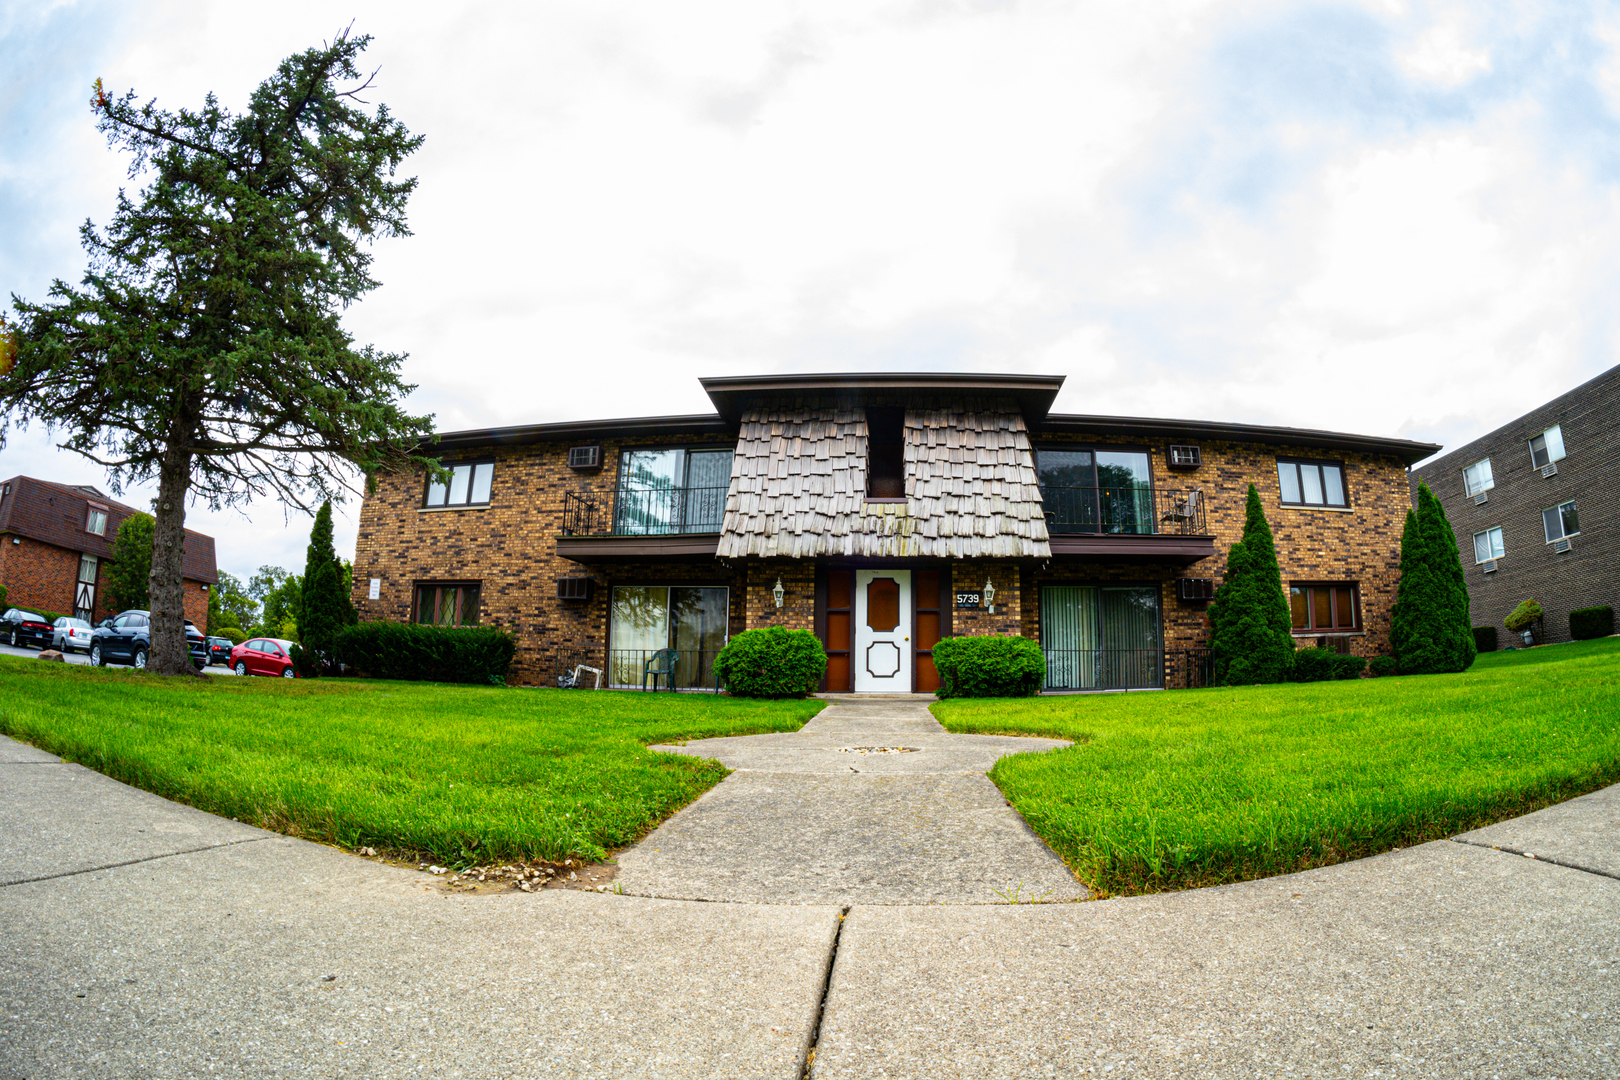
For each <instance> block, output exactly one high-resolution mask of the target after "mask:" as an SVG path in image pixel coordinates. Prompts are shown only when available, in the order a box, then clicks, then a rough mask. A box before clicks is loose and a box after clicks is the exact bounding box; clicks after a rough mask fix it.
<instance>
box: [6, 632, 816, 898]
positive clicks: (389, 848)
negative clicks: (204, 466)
mask: <svg viewBox="0 0 1620 1080" xmlns="http://www.w3.org/2000/svg"><path fill="white" fill-rule="evenodd" d="M821 708H822V703H821V702H819V701H786V702H757V701H744V700H737V699H733V698H721V697H715V696H713V695H708V694H647V695H644V694H637V693H610V692H607V691H596V692H585V691H565V690H518V689H508V688H504V687H472V686H447V685H440V684H430V683H403V682H359V681H350V680H309V681H305V680H301V679H300V680H287V679H234V678H204V679H191V678H178V679H176V678H162V677H158V676H154V675H145V674H137V673H135V672H133V671H119V670H107V669H94V668H88V667H80V666H75V665H66V664H42V663H40V662H38V661H36V660H23V659H18V658H12V657H0V733H4V734H6V735H10V736H12V737H13V738H17V739H21V740H23V741H25V742H28V743H32V744H33V745H34V746H38V747H40V748H42V749H44V750H48V751H50V752H51V753H53V754H57V755H60V756H61V757H63V758H65V759H67V760H69V761H76V762H79V763H80V764H83V765H85V766H87V767H89V768H92V769H95V770H96V771H97V772H101V773H105V774H107V775H108V776H112V777H115V778H117V779H119V780H122V781H124V782H125V783H128V784H132V785H134V786H136V787H140V788H144V789H146V790H147V791H153V792H156V793H157V794H159V795H163V796H166V797H168V798H171V799H175V800H177V801H179V802H183V803H188V804H190V805H192V806H196V807H199V808H201V809H203V810H208V811H211V812H213V813H216V814H223V815H225V816H227V817H234V818H237V819H239V820H241V821H246V822H249V823H251V824H255V825H262V826H263V827H265V828H267V829H275V830H277V831H280V832H285V833H289V834H291V835H294V836H302V837H306V838H308V839H312V840H320V841H325V842H329V843H335V844H341V845H343V846H345V847H349V848H357V847H360V846H361V845H370V846H372V847H376V848H378V849H379V850H382V851H385V852H389V853H393V854H396V855H400V856H406V857H420V858H427V859H432V860H434V861H437V862H441V863H444V864H446V865H450V866H458V865H461V864H465V863H469V862H481V863H487V862H491V861H501V860H513V859H546V860H550V861H560V860H561V859H563V858H565V857H569V856H573V857H584V858H588V859H592V858H600V857H602V855H604V854H605V853H606V851H607V850H608V849H610V848H614V847H619V846H622V845H624V844H628V843H630V842H631V841H633V840H635V839H636V838H637V837H639V836H641V835H643V834H644V833H646V832H647V831H648V830H650V829H652V828H653V827H654V826H656V825H657V824H658V823H659V822H661V821H663V820H664V819H665V818H666V817H668V816H669V815H670V814H672V813H674V812H675V811H676V810H679V809H680V808H681V807H682V806H685V805H686V804H687V803H689V802H691V801H692V800H693V799H695V798H697V796H699V795H701V794H702V793H703V792H704V791H706V790H708V788H710V787H711V786H713V785H714V784H715V783H717V782H718V781H719V780H720V778H721V777H723V776H724V775H725V774H726V770H725V769H724V768H723V767H722V766H721V765H720V764H719V763H718V762H715V761H710V760H704V759H698V758H690V757H682V756H678V755H674V754H654V753H652V752H650V751H648V750H647V749H646V746H647V744H649V743H657V742H672V741H679V740H682V739H691V738H704V737H709V736H718V735H748V734H754V733H759V732H769V731H797V730H798V729H799V728H800V727H802V726H803V725H804V722H805V721H806V720H808V719H809V718H810V717H811V716H813V715H815V713H816V712H817V711H819V710H820V709H821Z"/></svg>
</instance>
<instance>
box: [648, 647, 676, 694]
mask: <svg viewBox="0 0 1620 1080" xmlns="http://www.w3.org/2000/svg"><path fill="white" fill-rule="evenodd" d="M680 659H681V654H680V653H678V652H676V651H675V650H674V649H659V650H658V651H657V652H655V653H653V654H652V659H650V660H648V661H647V666H646V667H645V668H643V669H642V672H641V688H642V689H643V690H645V689H647V681H648V680H649V679H650V680H652V688H653V689H654V690H657V689H658V677H659V676H660V675H662V676H663V677H664V688H665V689H666V690H673V689H675V665H676V664H677V663H679V662H680Z"/></svg>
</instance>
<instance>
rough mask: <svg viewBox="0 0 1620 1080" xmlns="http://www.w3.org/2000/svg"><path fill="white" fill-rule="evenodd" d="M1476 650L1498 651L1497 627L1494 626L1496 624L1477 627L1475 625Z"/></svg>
mask: <svg viewBox="0 0 1620 1080" xmlns="http://www.w3.org/2000/svg"><path fill="white" fill-rule="evenodd" d="M1474 650H1475V651H1476V652H1495V651H1496V627H1494V626H1476V627H1474Z"/></svg>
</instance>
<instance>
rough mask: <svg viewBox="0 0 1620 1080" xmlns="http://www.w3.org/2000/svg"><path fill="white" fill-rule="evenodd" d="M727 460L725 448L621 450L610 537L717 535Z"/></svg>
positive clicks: (723, 505) (728, 452)
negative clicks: (618, 535)
mask: <svg viewBox="0 0 1620 1080" xmlns="http://www.w3.org/2000/svg"><path fill="white" fill-rule="evenodd" d="M731 457H732V451H731V449H730V448H713V449H704V448H697V449H689V448H683V447H662V446H660V447H646V448H638V449H627V450H625V451H624V452H623V453H622V454H621V456H620V458H619V484H618V493H617V498H616V499H615V500H614V528H613V531H614V532H615V533H619V534H621V535H631V536H656V535H664V534H668V533H711V532H719V531H720V523H721V522H722V521H724V520H725V516H726V490H727V488H729V487H730V485H731Z"/></svg>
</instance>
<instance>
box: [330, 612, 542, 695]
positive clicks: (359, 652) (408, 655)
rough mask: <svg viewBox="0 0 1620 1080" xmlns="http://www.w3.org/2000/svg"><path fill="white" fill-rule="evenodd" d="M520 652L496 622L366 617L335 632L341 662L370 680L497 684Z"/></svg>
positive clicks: (501, 680) (501, 681) (511, 638)
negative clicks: (447, 623) (373, 619)
mask: <svg viewBox="0 0 1620 1080" xmlns="http://www.w3.org/2000/svg"><path fill="white" fill-rule="evenodd" d="M516 651H517V639H515V638H514V637H513V636H512V635H511V634H509V633H507V632H506V631H505V630H503V629H501V628H500V627H498V626H423V625H420V624H418V623H396V622H367V623H361V624H360V625H359V626H350V627H347V628H345V629H344V630H343V631H342V632H341V633H339V634H338V637H337V655H338V659H339V661H341V662H342V663H345V664H347V665H349V666H350V667H351V668H354V669H355V670H356V671H357V672H359V673H360V674H361V675H364V676H366V677H368V678H372V679H405V680H408V681H411V682H448V683H486V684H490V683H493V684H496V685H499V684H501V683H504V682H505V681H506V672H507V669H509V668H510V667H511V666H512V654H513V653H515V652H516Z"/></svg>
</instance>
